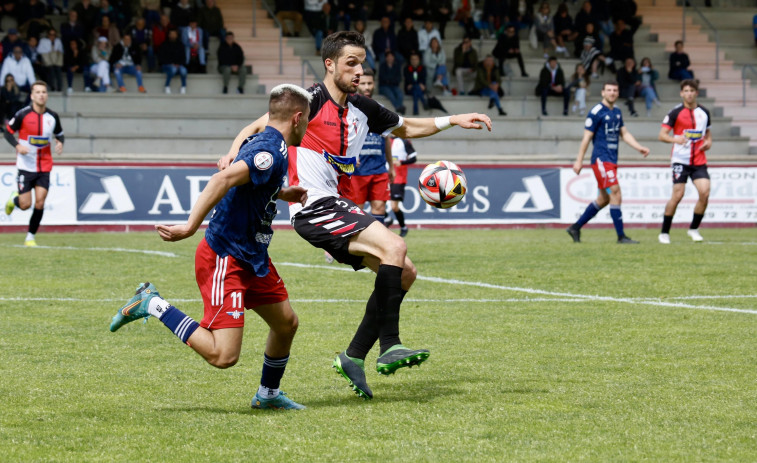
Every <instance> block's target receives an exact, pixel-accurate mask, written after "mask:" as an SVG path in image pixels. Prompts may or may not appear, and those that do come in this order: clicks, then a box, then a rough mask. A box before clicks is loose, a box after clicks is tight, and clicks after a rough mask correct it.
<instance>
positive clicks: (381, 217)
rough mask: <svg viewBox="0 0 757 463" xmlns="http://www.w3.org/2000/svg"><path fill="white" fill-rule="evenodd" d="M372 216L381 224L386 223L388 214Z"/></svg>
mask: <svg viewBox="0 0 757 463" xmlns="http://www.w3.org/2000/svg"><path fill="white" fill-rule="evenodd" d="M371 216H373V218H374V219H376V220H378V221H379V222H381V223H384V219H385V218H386V214H371Z"/></svg>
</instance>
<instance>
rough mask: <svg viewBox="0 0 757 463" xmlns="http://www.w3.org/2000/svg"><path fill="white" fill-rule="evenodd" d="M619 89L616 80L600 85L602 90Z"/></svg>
mask: <svg viewBox="0 0 757 463" xmlns="http://www.w3.org/2000/svg"><path fill="white" fill-rule="evenodd" d="M608 86H609V87H619V85H618V81H617V80H608V81H606V82H605V83H604V84H603V85H602V90H604V89H605V87H608Z"/></svg>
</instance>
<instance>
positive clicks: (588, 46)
mask: <svg viewBox="0 0 757 463" xmlns="http://www.w3.org/2000/svg"><path fill="white" fill-rule="evenodd" d="M589 24H591V23H589ZM578 60H579V61H580V62H581V64H582V65H583V67H584V69H586V70H587V71H591V78H592V79H598V78H599V74H597V70H598V69H599V66H602V72H603V73H604V65H605V64H604V63H605V55H603V54H602V52H601V51H599V50H598V49H597V47H595V46H594V39H593V38H591V37H590V36H587V37H586V38H585V39H584V50H583V51H582V52H581V55H580V56H579V57H578Z"/></svg>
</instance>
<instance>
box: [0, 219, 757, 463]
mask: <svg viewBox="0 0 757 463" xmlns="http://www.w3.org/2000/svg"><path fill="white" fill-rule="evenodd" d="M702 234H703V235H704V237H705V239H706V240H707V241H706V242H705V243H692V242H691V241H690V240H689V238H688V237H687V236H686V234H685V231H684V230H681V229H674V230H673V233H672V234H671V237H672V239H673V244H671V245H670V246H663V245H660V244H658V243H657V242H656V235H657V230H651V229H650V230H639V229H634V230H631V231H630V235H631V236H632V237H633V238H635V239H639V240H641V241H642V243H641V244H640V245H637V246H618V245H616V244H615V243H614V232H613V231H612V230H611V229H589V230H585V231H584V233H583V240H584V242H583V243H581V244H573V243H572V242H571V240H570V237H569V236H568V235H567V234H566V233H565V232H564V231H563V230H562V229H528V230H468V229H465V230H455V229H450V230H416V229H413V230H411V231H410V234H409V235H408V237H407V242H408V247H409V250H410V251H409V256H410V257H411V258H412V259H413V261H414V262H415V264H416V265H417V267H418V270H419V275H420V278H419V280H418V281H417V282H416V284H415V286H414V287H413V289H412V291H411V292H410V293H409V294H408V296H407V299H406V302H405V303H404V305H403V309H402V319H401V325H400V326H401V333H402V338H403V342H404V343H405V344H406V345H408V346H410V347H414V348H428V349H430V350H431V357H430V358H429V360H428V361H427V362H426V363H425V364H423V365H422V366H421V367H420V368H412V369H402V370H400V371H398V372H397V374H395V375H393V376H390V377H382V376H379V375H378V374H377V373H376V372H375V369H373V366H374V365H375V363H374V362H375V359H376V355H377V352H376V351H375V349H374V351H372V352H371V355H369V357H368V359H367V362H366V365H367V366H368V367H369V368H367V370H368V372H367V376H368V381H369V384H370V385H371V387H372V389H373V392H374V394H375V398H374V400H372V401H363V400H362V399H358V398H357V397H356V396H355V395H354V394H353V392H352V391H351V390H350V389H348V387H347V384H346V382H345V381H344V380H343V379H342V378H341V377H340V376H338V375H337V374H336V372H335V371H334V370H333V369H332V368H331V361H332V359H333V357H334V354H335V353H337V352H338V351H341V350H343V349H344V348H345V347H346V346H347V344H348V343H349V340H350V339H351V337H352V334H353V333H354V329H355V328H356V327H357V325H358V323H359V321H360V318H361V316H362V312H363V308H364V300H365V299H366V298H367V296H368V294H369V292H370V291H371V288H372V284H373V276H372V274H369V273H367V272H360V273H354V272H347V271H344V270H345V269H346V267H344V266H339V265H335V264H332V265H327V264H326V263H325V262H324V260H323V253H322V252H321V251H319V250H316V249H315V248H312V247H310V245H308V244H307V243H306V242H304V241H303V240H301V239H300V238H299V237H298V236H296V234H295V233H294V232H292V231H279V232H276V235H275V237H274V240H273V244H272V246H271V255H272V258H273V260H274V263H275V264H276V265H277V268H278V270H279V272H280V273H281V275H282V277H283V278H284V280H285V281H286V283H287V288H288V290H289V293H290V297H291V299H292V301H293V302H292V305H293V307H294V309H295V311H296V312H297V313H298V315H299V317H300V329H299V332H298V334H297V336H296V338H295V341H294V346H293V351H292V356H291V361H290V363H289V366H288V368H287V373H286V375H285V376H284V380H283V382H282V389H284V390H285V391H287V392H288V393H289V395H290V396H291V397H292V398H293V399H295V400H296V401H298V402H301V403H303V404H305V405H306V406H307V407H308V409H307V410H304V411H301V412H268V411H259V410H251V409H250V406H249V404H250V400H251V398H252V396H253V394H254V393H255V390H256V388H257V386H258V381H259V376H260V370H261V365H262V350H263V346H264V339H265V335H266V332H267V329H266V327H265V326H264V325H263V323H262V321H261V320H260V319H259V318H257V317H256V316H255V315H254V313H252V312H248V317H247V327H246V332H245V341H244V346H243V351H242V357H241V359H240V361H239V363H238V364H237V365H236V366H235V367H233V368H231V369H228V370H218V369H214V368H213V367H211V366H209V365H208V364H206V363H205V362H204V361H203V360H202V359H201V358H200V357H199V356H197V355H196V354H195V353H194V352H192V351H191V349H189V348H188V347H187V346H184V345H182V344H181V342H180V341H179V340H178V339H177V338H176V337H175V336H174V335H173V334H171V333H170V332H169V331H168V330H167V329H166V328H165V327H164V326H163V325H162V324H161V323H160V322H158V321H156V320H154V319H151V320H149V321H148V322H147V323H146V324H142V323H141V322H136V323H131V324H129V325H127V326H126V327H124V328H122V329H121V330H120V331H118V332H117V333H110V332H109V331H108V325H109V322H110V318H111V316H112V315H113V314H114V313H115V310H116V309H117V308H118V307H119V306H121V305H122V304H123V303H124V302H125V301H126V299H128V298H129V297H130V296H131V294H132V293H133V291H134V288H135V287H136V285H137V283H139V282H141V281H145V280H149V281H151V282H153V283H154V284H155V285H156V286H157V288H158V289H159V290H160V293H161V295H163V296H164V297H165V298H166V299H168V300H169V301H171V302H173V303H174V304H175V305H176V306H178V307H179V308H181V309H182V310H183V311H185V312H186V313H187V314H189V315H191V316H193V317H195V318H196V319H198V320H199V319H200V318H201V314H202V305H201V302H200V300H199V292H198V290H197V287H196V284H195V282H194V271H193V255H194V249H195V246H196V245H197V242H198V240H199V239H200V238H199V235H198V236H195V237H194V238H192V239H190V240H187V241H186V242H180V243H171V244H168V243H163V242H162V241H160V239H159V238H158V236H157V234H154V233H128V234H115V233H102V234H100V233H98V234H87V233H80V234H47V233H44V229H43V233H41V234H40V235H38V237H37V242H38V244H40V245H41V247H40V248H38V249H26V248H23V247H20V246H18V245H19V244H21V243H22V240H23V234H0V253H1V255H2V257H1V258H0V260H1V262H2V265H0V282H1V283H2V285H1V286H0V397H2V403H1V404H0V460H2V461H19V462H27V461H74V462H80V461H130V462H137V461H212V462H222V461H275V462H290V461H303V462H312V461H381V462H387V461H396V462H411V461H433V462H439V461H454V462H457V461H472V462H480V461H497V462H499V461H533V460H546V461H578V460H585V461H639V460H648V461H702V460H706V461H717V460H719V461H755V460H757V431H756V430H757V426H756V425H757V392H756V391H757V387H755V386H757V368H755V365H757V348H756V347H757V328H756V327H757V287H756V285H755V283H756V282H757V279H756V277H755V275H756V273H755V262H757V259H756V257H757V236H756V235H755V229H754V228H743V229H714V228H713V229H710V228H704V229H703V230H702ZM134 250H137V251H140V250H151V251H161V252H164V253H170V254H165V255H163V254H144V253H139V252H132V251H134ZM291 264H301V265H300V266H296V265H291Z"/></svg>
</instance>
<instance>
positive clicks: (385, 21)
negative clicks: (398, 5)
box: [372, 16, 401, 63]
mask: <svg viewBox="0 0 757 463" xmlns="http://www.w3.org/2000/svg"><path fill="white" fill-rule="evenodd" d="M372 47H373V53H374V54H375V55H376V59H377V60H378V62H379V63H383V62H384V55H385V54H386V53H387V52H389V51H391V52H392V54H394V53H395V52H396V51H397V36H396V35H395V33H394V28H393V27H392V23H391V21H390V20H389V16H383V17H382V18H381V25H380V27H379V28H378V29H376V30H375V31H374V32H373V42H372ZM396 58H397V57H396V56H395V59H396ZM400 62H401V61H400Z"/></svg>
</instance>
